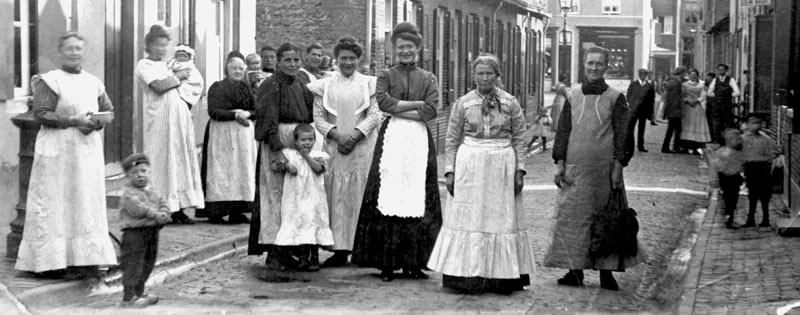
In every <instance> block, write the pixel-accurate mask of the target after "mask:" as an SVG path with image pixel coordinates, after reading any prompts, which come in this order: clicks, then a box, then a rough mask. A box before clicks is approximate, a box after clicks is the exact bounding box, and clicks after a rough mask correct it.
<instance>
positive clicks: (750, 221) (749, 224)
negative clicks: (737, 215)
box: [742, 215, 756, 227]
mask: <svg viewBox="0 0 800 315" xmlns="http://www.w3.org/2000/svg"><path fill="white" fill-rule="evenodd" d="M754 226H756V219H755V218H754V216H753V215H748V216H747V222H745V223H744V225H742V227H754Z"/></svg>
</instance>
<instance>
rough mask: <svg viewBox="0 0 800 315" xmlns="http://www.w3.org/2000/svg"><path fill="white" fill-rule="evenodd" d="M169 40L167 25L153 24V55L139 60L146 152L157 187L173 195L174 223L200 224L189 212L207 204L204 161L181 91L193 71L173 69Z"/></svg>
mask: <svg viewBox="0 0 800 315" xmlns="http://www.w3.org/2000/svg"><path fill="white" fill-rule="evenodd" d="M169 41H170V36H169V34H168V33H167V32H166V31H165V30H164V28H162V27H161V26H159V25H153V26H152V27H151V28H150V32H149V33H147V35H146V36H145V51H146V52H147V58H145V59H142V60H139V62H138V63H137V64H136V79H137V81H138V82H139V86H140V87H141V90H142V98H143V99H142V105H143V106H144V153H145V154H147V156H148V157H150V161H151V166H150V167H151V168H152V170H153V172H152V174H153V177H152V179H153V188H154V189H155V190H156V191H157V192H158V193H160V194H161V195H162V196H164V197H165V198H167V201H168V202H169V209H170V211H171V212H172V221H173V222H176V223H183V224H194V221H192V219H189V217H188V216H186V214H184V212H183V210H184V209H195V208H204V207H205V202H204V197H203V187H202V184H201V183H202V182H201V181H200V164H199V163H198V158H197V154H195V141H196V140H195V136H194V122H193V121H192V113H191V112H190V111H189V108H188V106H186V103H184V102H183V100H182V99H181V97H180V95H179V94H178V90H177V89H176V88H177V87H178V86H180V84H181V81H182V80H186V79H187V78H188V77H189V72H188V71H183V72H177V73H173V72H172V70H170V69H169V67H167V63H166V60H165V59H166V55H167V50H168V49H167V48H168V46H169Z"/></svg>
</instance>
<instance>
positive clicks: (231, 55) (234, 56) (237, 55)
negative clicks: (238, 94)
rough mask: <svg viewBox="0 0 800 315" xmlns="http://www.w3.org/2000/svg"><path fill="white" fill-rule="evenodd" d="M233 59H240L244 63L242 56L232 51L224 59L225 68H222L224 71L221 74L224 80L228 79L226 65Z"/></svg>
mask: <svg viewBox="0 0 800 315" xmlns="http://www.w3.org/2000/svg"><path fill="white" fill-rule="evenodd" d="M234 58H239V59H242V62H244V55H242V53H241V52H239V51H238V50H234V51H231V52H229V53H228V56H227V57H226V58H225V68H224V71H223V73H224V74H225V77H226V78H227V77H228V64H229V63H230V62H231V60H233V59H234Z"/></svg>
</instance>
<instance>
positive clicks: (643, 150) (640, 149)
mask: <svg viewBox="0 0 800 315" xmlns="http://www.w3.org/2000/svg"><path fill="white" fill-rule="evenodd" d="M639 152H649V151H647V149H645V148H639Z"/></svg>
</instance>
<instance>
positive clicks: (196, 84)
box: [167, 45, 205, 109]
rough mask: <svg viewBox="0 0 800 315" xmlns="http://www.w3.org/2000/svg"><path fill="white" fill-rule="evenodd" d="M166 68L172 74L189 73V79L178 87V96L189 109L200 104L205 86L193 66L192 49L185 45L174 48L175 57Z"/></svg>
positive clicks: (201, 77) (201, 76)
mask: <svg viewBox="0 0 800 315" xmlns="http://www.w3.org/2000/svg"><path fill="white" fill-rule="evenodd" d="M167 66H169V67H170V69H172V72H181V71H188V72H189V77H188V78H186V80H183V81H181V85H180V86H178V94H179V95H180V96H181V99H182V100H183V101H184V102H186V105H188V106H189V109H192V106H194V105H197V103H198V102H200V97H201V96H202V95H203V88H204V85H205V82H204V81H203V75H202V74H200V71H199V70H197V67H195V65H194V49H192V48H191V47H189V46H186V45H178V46H177V47H175V57H174V58H173V59H172V60H170V61H169V63H168V64H167Z"/></svg>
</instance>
